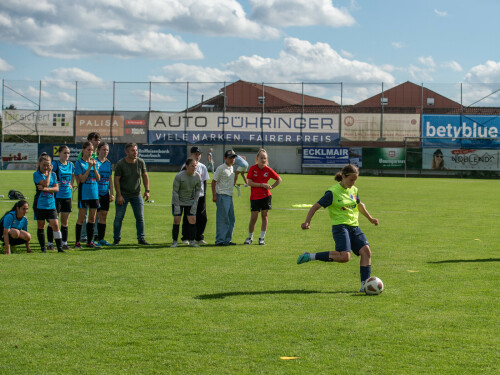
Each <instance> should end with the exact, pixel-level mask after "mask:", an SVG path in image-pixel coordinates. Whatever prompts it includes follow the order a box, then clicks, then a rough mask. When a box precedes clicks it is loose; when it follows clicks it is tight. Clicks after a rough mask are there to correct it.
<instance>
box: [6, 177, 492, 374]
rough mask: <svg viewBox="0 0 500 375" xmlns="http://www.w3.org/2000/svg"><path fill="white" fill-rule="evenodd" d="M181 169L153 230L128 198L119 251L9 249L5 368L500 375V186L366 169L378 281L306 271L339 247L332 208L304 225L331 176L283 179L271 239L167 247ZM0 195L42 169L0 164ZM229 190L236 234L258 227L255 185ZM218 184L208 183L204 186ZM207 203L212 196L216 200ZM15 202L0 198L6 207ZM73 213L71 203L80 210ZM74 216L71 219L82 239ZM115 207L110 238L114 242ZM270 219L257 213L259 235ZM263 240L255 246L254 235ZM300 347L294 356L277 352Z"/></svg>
mask: <svg viewBox="0 0 500 375" xmlns="http://www.w3.org/2000/svg"><path fill="white" fill-rule="evenodd" d="M174 175H175V174H174V173H150V179H151V199H152V200H154V203H146V204H145V216H146V239H147V241H149V242H150V243H152V245H151V246H148V247H141V246H138V245H137V240H136V238H135V221H134V218H133V213H132V210H131V208H130V207H129V208H128V209H127V214H126V217H125V221H124V227H123V230H122V245H121V246H118V247H108V248H105V249H101V250H92V251H86V250H80V251H78V250H70V251H68V252H67V253H66V254H57V253H51V252H49V253H48V254H42V253H40V251H39V246H38V243H37V240H36V223H35V222H34V220H33V211H32V210H31V206H30V212H29V219H30V221H29V227H28V230H29V231H30V232H31V234H32V237H33V240H32V249H33V250H34V253H33V254H27V253H26V252H25V249H24V246H20V247H18V248H17V249H16V250H15V252H14V254H13V255H11V256H4V255H1V256H0V281H1V287H0V301H1V307H2V309H1V310H2V318H1V322H2V323H1V324H0V343H1V345H0V373H5V374H32V373H37V374H75V373H82V374H126V373H130V374H139V373H140V374H153V373H154V374H497V373H499V372H500V366H499V355H500V353H499V348H500V339H499V334H498V332H499V329H500V319H499V313H498V311H499V309H500V303H499V292H498V290H497V289H496V287H497V284H498V281H499V272H498V264H499V263H498V262H499V261H500V254H499V249H500V236H499V235H498V223H499V221H500V212H499V210H498V203H497V198H496V197H497V196H498V190H499V182H498V181H497V180H460V179H416V178H411V179H410V178H408V179H404V178H387V177H386V178H379V177H364V176H363V175H362V173H361V176H360V178H359V179H358V181H357V183H356V186H358V188H359V195H360V198H361V200H362V201H363V202H364V203H365V204H366V206H367V209H368V210H369V212H370V213H371V214H372V216H374V217H376V218H378V219H379V220H380V225H379V226H378V227H375V226H373V225H371V224H370V223H369V222H368V221H367V220H366V219H365V218H364V217H362V216H361V215H360V226H361V228H362V229H363V231H364V232H365V234H366V236H367V238H368V240H369V241H370V246H371V248H372V256H373V258H372V275H374V276H378V277H380V278H381V279H382V280H383V281H384V284H385V291H384V292H383V293H382V294H381V295H379V296H366V295H364V294H361V293H358V290H359V258H357V257H356V256H354V255H353V256H352V257H351V261H350V262H349V263H347V264H338V263H323V262H310V263H306V264H302V265H297V264H296V260H297V257H298V255H300V254H301V253H303V252H304V251H309V252H317V251H327V250H332V249H333V248H334V243H333V240H332V236H331V225H330V221H329V218H328V213H327V211H326V210H321V211H318V212H317V213H316V215H315V217H314V218H313V220H312V222H311V229H310V230H308V231H303V230H301V229H300V224H301V223H302V222H303V221H304V219H305V217H306V214H307V211H308V209H307V208H304V209H297V208H293V207H292V205H294V204H313V203H315V202H316V201H317V200H318V199H319V198H320V197H321V196H322V195H323V193H324V191H325V190H326V189H327V188H328V187H330V186H331V185H332V184H333V183H334V180H333V176H300V175H282V178H283V183H282V184H281V185H280V186H278V187H277V188H276V189H275V190H273V210H272V211H270V214H269V228H268V232H267V236H266V245H265V246H259V245H249V246H244V245H238V246H230V247H215V246H213V245H212V244H213V243H214V239H215V204H214V203H213V202H211V199H208V200H207V210H208V216H209V218H208V225H207V230H206V232H205V237H206V240H207V241H208V242H209V244H210V245H207V246H203V247H201V248H189V247H184V246H180V247H178V248H175V249H172V248H170V247H169V246H170V244H171V230H172V216H171V205H170V204H171V192H172V181H173V177H174ZM0 176H1V178H0V194H4V195H5V196H6V195H7V192H8V190H9V189H16V190H20V191H22V192H23V193H24V195H27V196H28V197H30V199H29V202H30V205H31V202H32V201H33V197H34V192H35V188H34V184H33V182H32V172H23V171H16V172H14V171H1V172H0ZM241 190H242V194H241V197H238V196H237V194H235V196H234V202H235V210H236V227H235V232H234V237H233V240H234V241H235V242H237V243H238V244H242V243H243V241H244V240H245V238H246V236H247V234H248V221H249V218H250V213H249V207H250V202H249V195H250V191H249V188H242V189H241ZM209 191H210V190H209ZM209 197H211V193H210V194H209ZM13 203H14V202H13V201H8V200H6V199H3V200H0V211H1V212H2V213H3V212H5V211H6V210H8V209H10V208H11V207H12V205H13ZM74 207H75V206H74ZM76 216H77V215H76V211H74V212H73V214H72V216H71V220H70V235H69V239H70V244H71V245H72V244H73V243H74V224H75V221H76ZM113 218H114V207H113V206H112V208H111V211H110V215H109V217H108V229H107V236H106V239H107V240H108V241H111V240H112V223H113ZM259 229H260V218H259V220H258V222H257V226H256V234H257V237H258V231H259ZM254 243H255V242H254ZM282 357H293V358H294V359H282Z"/></svg>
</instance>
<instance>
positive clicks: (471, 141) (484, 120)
mask: <svg viewBox="0 0 500 375" xmlns="http://www.w3.org/2000/svg"><path fill="white" fill-rule="evenodd" d="M422 121H423V124H422V137H432V138H431V139H429V138H427V139H423V140H422V147H424V148H425V147H446V148H460V147H461V148H475V149H477V148H496V147H500V138H498V134H499V133H500V116H469V115H468V116H464V115H423V116H422ZM488 138H490V139H488ZM491 138H493V139H491Z"/></svg>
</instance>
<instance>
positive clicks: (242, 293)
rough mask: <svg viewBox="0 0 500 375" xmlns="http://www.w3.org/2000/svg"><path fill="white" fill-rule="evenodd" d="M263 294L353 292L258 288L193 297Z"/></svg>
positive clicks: (209, 297)
mask: <svg viewBox="0 0 500 375" xmlns="http://www.w3.org/2000/svg"><path fill="white" fill-rule="evenodd" d="M265 294H271V295H272V294H353V291H352V290H349V291H340V290H339V291H334V292H322V291H319V290H303V289H285V290H259V291H244V292H243V291H242V292H226V293H214V294H201V295H199V296H196V297H194V298H195V299H223V298H226V297H236V296H259V295H265Z"/></svg>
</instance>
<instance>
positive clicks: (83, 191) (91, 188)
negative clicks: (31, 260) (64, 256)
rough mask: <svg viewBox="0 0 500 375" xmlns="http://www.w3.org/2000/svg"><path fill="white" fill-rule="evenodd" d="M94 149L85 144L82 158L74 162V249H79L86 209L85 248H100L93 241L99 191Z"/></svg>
mask: <svg viewBox="0 0 500 375" xmlns="http://www.w3.org/2000/svg"><path fill="white" fill-rule="evenodd" d="M93 150H94V148H93V146H92V143H90V142H85V143H84V144H83V146H82V157H81V158H80V159H78V160H77V161H76V166H75V176H76V180H77V181H78V219H77V221H76V228H75V232H76V244H75V248H77V249H81V248H82V246H81V244H80V237H81V233H82V225H83V222H84V220H85V214H86V213H87V209H88V211H89V212H88V217H87V224H86V229H87V247H91V248H97V247H100V245H99V244H98V243H96V242H95V241H93V238H94V223H95V219H96V213H97V208H99V191H98V186H97V182H98V181H99V180H100V179H101V176H100V175H99V170H98V167H97V161H96V160H95V159H93V158H92V152H93Z"/></svg>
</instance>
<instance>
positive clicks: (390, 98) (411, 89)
mask: <svg viewBox="0 0 500 375" xmlns="http://www.w3.org/2000/svg"><path fill="white" fill-rule="evenodd" d="M382 95H383V97H384V98H387V104H386V105H384V107H385V108H390V107H398V108H404V107H414V108H418V107H421V106H422V105H423V107H424V108H460V103H457V102H455V101H453V100H451V99H448V98H447V97H445V96H443V95H440V94H438V93H437V92H435V91H432V90H429V89H428V88H426V87H423V86H420V85H416V84H414V83H412V82H410V81H407V82H405V83H402V84H400V85H398V86H395V87H393V88H391V89H389V90H387V91H384V92H381V93H380V94H377V95H374V96H372V97H370V98H368V99H365V100H363V101H361V102H359V103H357V104H354V107H380V106H381V104H380V103H381V98H382ZM427 98H432V99H434V104H428V101H427Z"/></svg>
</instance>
